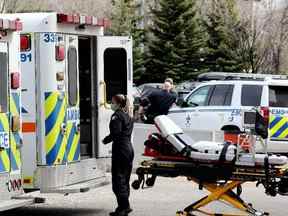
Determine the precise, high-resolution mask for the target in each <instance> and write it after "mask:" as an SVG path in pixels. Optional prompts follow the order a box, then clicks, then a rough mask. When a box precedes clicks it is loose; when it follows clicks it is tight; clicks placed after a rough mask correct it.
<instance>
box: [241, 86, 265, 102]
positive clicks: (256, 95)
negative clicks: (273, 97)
mask: <svg viewBox="0 0 288 216" xmlns="http://www.w3.org/2000/svg"><path fill="white" fill-rule="evenodd" d="M261 96H262V86H260V85H243V86H242V95H241V104H242V106H260V104H261Z"/></svg>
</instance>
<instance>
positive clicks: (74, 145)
mask: <svg viewBox="0 0 288 216" xmlns="http://www.w3.org/2000/svg"><path fill="white" fill-rule="evenodd" d="M79 138H80V135H79V134H75V135H74V137H73V142H72V146H71V150H70V152H69V154H68V162H71V161H73V158H74V155H75V153H76V150H77V146H78V142H79Z"/></svg>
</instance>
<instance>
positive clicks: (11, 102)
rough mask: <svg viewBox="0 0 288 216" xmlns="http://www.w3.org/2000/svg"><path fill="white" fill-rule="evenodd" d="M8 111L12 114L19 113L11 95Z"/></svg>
mask: <svg viewBox="0 0 288 216" xmlns="http://www.w3.org/2000/svg"><path fill="white" fill-rule="evenodd" d="M10 112H11V113H12V114H13V115H19V112H18V108H17V106H16V103H15V101H14V100H13V96H10Z"/></svg>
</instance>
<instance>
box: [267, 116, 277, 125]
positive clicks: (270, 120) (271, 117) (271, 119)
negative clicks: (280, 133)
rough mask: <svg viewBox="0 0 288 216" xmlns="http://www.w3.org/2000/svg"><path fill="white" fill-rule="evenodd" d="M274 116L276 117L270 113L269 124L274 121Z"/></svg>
mask: <svg viewBox="0 0 288 216" xmlns="http://www.w3.org/2000/svg"><path fill="white" fill-rule="evenodd" d="M275 118H276V116H274V115H270V116H269V124H271V123H272V122H273V121H274V119H275Z"/></svg>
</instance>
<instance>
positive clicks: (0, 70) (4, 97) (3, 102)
mask: <svg viewBox="0 0 288 216" xmlns="http://www.w3.org/2000/svg"><path fill="white" fill-rule="evenodd" d="M0 106H1V109H0V112H3V113H4V112H8V59H7V53H3V52H1V53H0Z"/></svg>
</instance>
